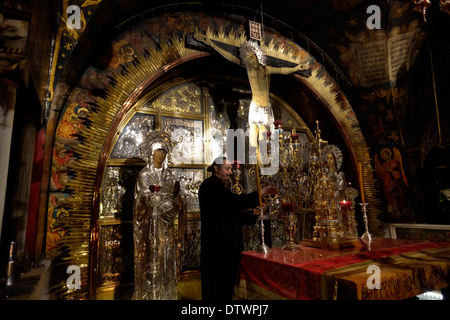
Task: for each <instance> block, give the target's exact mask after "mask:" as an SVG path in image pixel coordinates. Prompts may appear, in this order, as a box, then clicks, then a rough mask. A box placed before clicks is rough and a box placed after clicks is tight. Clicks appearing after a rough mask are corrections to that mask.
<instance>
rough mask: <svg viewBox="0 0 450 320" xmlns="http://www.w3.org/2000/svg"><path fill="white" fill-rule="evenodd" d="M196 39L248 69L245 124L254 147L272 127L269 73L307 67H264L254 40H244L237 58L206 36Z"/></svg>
mask: <svg viewBox="0 0 450 320" xmlns="http://www.w3.org/2000/svg"><path fill="white" fill-rule="evenodd" d="M194 37H195V39H196V40H198V41H201V42H203V43H205V44H206V45H208V46H210V47H212V48H213V49H215V50H216V51H217V52H219V53H220V54H221V55H222V56H223V57H225V58H226V59H228V60H230V61H232V62H235V63H237V64H239V65H244V66H245V68H246V70H247V75H248V79H249V82H250V89H251V92H252V101H251V103H250V108H249V114H248V122H249V126H250V134H249V140H250V147H253V148H257V147H258V140H261V139H263V138H264V133H265V132H266V131H267V130H271V128H272V127H273V121H274V118H273V110H272V107H271V105H270V95H269V86H270V76H271V75H272V74H291V73H294V72H296V71H299V70H300V71H304V70H308V69H309V67H308V65H306V64H297V65H296V66H294V67H273V66H269V65H267V64H266V56H265V54H264V53H263V51H262V50H261V47H260V45H259V44H258V43H257V42H256V41H252V40H247V41H246V42H244V43H243V44H242V45H241V47H240V49H239V57H237V56H236V55H234V54H232V53H230V52H229V51H227V50H225V49H223V48H221V47H220V46H218V45H217V44H216V43H215V42H214V41H213V40H211V39H209V38H207V37H206V36H205V35H202V34H196V35H195V36H194Z"/></svg>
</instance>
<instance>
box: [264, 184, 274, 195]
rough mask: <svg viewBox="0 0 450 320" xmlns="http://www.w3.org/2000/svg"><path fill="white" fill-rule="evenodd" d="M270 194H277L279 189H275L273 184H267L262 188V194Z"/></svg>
mask: <svg viewBox="0 0 450 320" xmlns="http://www.w3.org/2000/svg"><path fill="white" fill-rule="evenodd" d="M268 194H277V189H275V188H274V187H273V186H266V187H264V188H262V190H261V195H262V196H265V195H268Z"/></svg>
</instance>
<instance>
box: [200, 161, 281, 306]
mask: <svg viewBox="0 0 450 320" xmlns="http://www.w3.org/2000/svg"><path fill="white" fill-rule="evenodd" d="M218 160H222V161H218ZM208 171H209V172H211V173H212V175H211V177H209V178H207V179H205V180H204V181H203V182H202V184H201V186H200V189H199V193H198V195H199V202H200V215H201V229H202V235H201V257H200V263H201V280H202V299H203V300H231V299H232V298H233V292H234V286H235V283H236V275H237V271H238V267H239V262H240V257H241V252H242V251H243V239H242V225H243V224H255V223H256V219H257V215H255V214H252V213H250V214H249V213H243V212H242V211H243V210H245V209H250V208H255V207H257V206H258V205H259V196H258V192H256V191H255V192H252V193H249V194H240V195H237V194H234V193H232V192H231V191H230V190H229V189H228V188H227V187H226V183H227V182H228V181H229V179H230V177H231V175H232V174H233V172H232V165H231V163H230V162H229V161H227V160H226V158H222V157H221V158H218V159H216V161H214V163H213V164H212V165H211V166H210V167H208ZM274 192H275V188H273V187H272V186H267V187H265V188H263V189H262V190H261V196H263V195H265V194H269V193H274Z"/></svg>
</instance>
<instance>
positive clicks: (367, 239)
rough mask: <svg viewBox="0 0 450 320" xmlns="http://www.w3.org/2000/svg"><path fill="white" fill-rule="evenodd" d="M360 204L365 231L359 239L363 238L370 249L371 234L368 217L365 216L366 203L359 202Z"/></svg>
mask: <svg viewBox="0 0 450 320" xmlns="http://www.w3.org/2000/svg"><path fill="white" fill-rule="evenodd" d="M360 205H361V207H362V211H363V219H364V227H365V232H364V234H363V235H362V236H361V240H363V241H364V242H365V243H366V244H367V245H368V246H369V250H370V243H371V242H372V235H371V234H370V232H369V219H368V218H367V206H368V203H360Z"/></svg>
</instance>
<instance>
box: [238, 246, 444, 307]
mask: <svg viewBox="0 0 450 320" xmlns="http://www.w3.org/2000/svg"><path fill="white" fill-rule="evenodd" d="M373 265H375V266H378V267H379V268H380V269H379V270H380V273H379V274H380V285H381V287H380V289H376V288H369V287H368V278H369V277H371V275H372V271H368V267H369V266H373ZM372 279H373V278H372ZM371 283H372V282H371ZM449 285H450V243H447V242H420V241H411V240H401V239H387V238H373V239H372V243H371V246H370V250H369V248H368V247H367V246H366V245H364V246H363V247H362V248H359V249H356V248H348V249H342V250H325V249H319V248H312V247H306V246H303V245H300V246H299V249H298V250H293V251H290V250H283V249H281V248H273V249H271V252H269V253H266V254H264V253H258V252H255V251H246V252H243V253H242V261H241V265H240V271H239V282H238V284H237V286H236V290H235V298H237V299H249V300H254V299H258V300H261V299H270V300H280V299H289V300H318V299H325V300H328V299H357V300H393V299H405V298H409V297H414V296H416V295H418V294H421V293H423V292H426V291H431V290H438V289H442V288H445V287H448V286H449Z"/></svg>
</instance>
